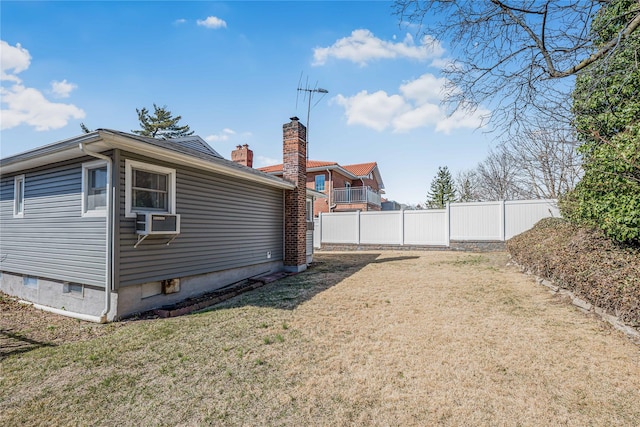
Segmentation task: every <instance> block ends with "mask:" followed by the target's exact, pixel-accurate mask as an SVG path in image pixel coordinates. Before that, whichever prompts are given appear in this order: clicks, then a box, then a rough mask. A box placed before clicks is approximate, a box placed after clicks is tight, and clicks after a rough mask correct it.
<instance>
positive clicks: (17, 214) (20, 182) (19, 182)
mask: <svg viewBox="0 0 640 427" xmlns="http://www.w3.org/2000/svg"><path fill="white" fill-rule="evenodd" d="M24 182H25V179H24V175H16V176H15V177H13V217H14V218H23V217H24V201H25V197H24V190H25V185H24ZM18 186H21V187H22V210H21V211H18V206H20V203H18Z"/></svg>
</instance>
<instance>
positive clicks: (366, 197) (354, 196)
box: [332, 187, 381, 206]
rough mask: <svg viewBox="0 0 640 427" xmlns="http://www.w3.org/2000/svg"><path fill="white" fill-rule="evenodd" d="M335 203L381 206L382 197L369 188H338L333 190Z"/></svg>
mask: <svg viewBox="0 0 640 427" xmlns="http://www.w3.org/2000/svg"><path fill="white" fill-rule="evenodd" d="M332 201H333V203H336V204H350V203H369V204H372V205H377V206H380V204H381V200H380V195H379V194H378V193H376V192H375V191H373V190H372V189H371V188H369V187H350V188H336V189H334V190H333V200H332Z"/></svg>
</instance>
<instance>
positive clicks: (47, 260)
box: [0, 117, 314, 322]
mask: <svg viewBox="0 0 640 427" xmlns="http://www.w3.org/2000/svg"><path fill="white" fill-rule="evenodd" d="M283 134H284V143H283V156H284V162H285V164H287V168H286V169H287V171H289V173H287V174H286V175H285V176H284V179H283V178H278V177H274V176H271V175H268V174H266V173H263V172H260V171H258V170H255V169H251V168H248V167H245V166H242V165H239V164H237V163H235V162H232V161H230V160H225V159H224V158H223V157H222V156H220V154H218V153H217V152H216V151H215V150H213V149H212V148H211V147H209V146H208V145H207V144H206V142H204V141H203V140H202V139H200V138H199V137H197V136H194V137H187V138H181V139H173V140H166V141H165V140H157V139H151V138H145V137H141V136H137V135H131V134H127V133H123V132H118V131H113V130H97V131H94V132H91V133H88V134H85V135H82V136H79V137H76V138H72V139H68V140H65V141H61V142H58V143H54V144H51V145H47V146H44V147H41V148H37V149H35V150H31V151H28V152H25V153H22V154H18V155H15V156H11V157H8V158H5V159H2V160H0V167H1V168H2V169H1V170H2V176H1V179H0V271H1V273H0V290H2V291H3V292H5V293H7V294H10V295H14V296H17V297H19V298H21V299H24V300H27V301H30V302H33V303H35V304H36V305H37V306H39V307H40V308H44V309H48V310H50V311H54V312H59V313H61V314H66V315H69V316H72V317H77V318H82V319H86V320H92V321H101V322H104V321H110V320H113V319H117V318H121V317H123V316H127V315H130V314H132V313H136V312H140V311H144V310H148V309H151V308H156V307H160V306H163V305H167V304H172V303H176V302H178V301H180V300H184V299H186V298H189V297H193V296H197V295H200V294H202V293H206V292H209V291H212V290H215V289H218V288H221V287H223V286H226V285H229V284H231V283H235V282H238V281H240V280H244V279H247V278H250V277H254V276H257V275H261V274H264V273H269V272H273V271H277V270H282V269H286V270H288V271H302V270H304V269H305V268H306V267H307V264H308V263H309V262H311V254H312V247H313V246H312V242H309V241H307V240H308V239H310V238H312V227H310V226H309V224H308V221H310V220H311V219H312V218H311V216H310V214H307V212H306V207H307V206H309V205H310V204H311V203H312V201H313V197H314V194H313V193H314V192H313V191H310V192H309V191H307V189H306V187H305V183H306V170H305V166H306V165H305V162H304V159H305V157H306V129H305V127H304V126H303V125H302V124H301V123H299V121H298V119H297V118H295V117H294V118H292V120H291V122H290V123H287V124H285V125H284V126H283ZM311 224H313V223H312V222H311Z"/></svg>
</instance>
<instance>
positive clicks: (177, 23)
mask: <svg viewBox="0 0 640 427" xmlns="http://www.w3.org/2000/svg"><path fill="white" fill-rule="evenodd" d="M186 22H187V20H186V19H184V18H180V19H176V20H175V21H173V23H174V24H175V25H180V24H184V23H186Z"/></svg>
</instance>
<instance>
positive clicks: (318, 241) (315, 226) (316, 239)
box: [313, 218, 322, 249]
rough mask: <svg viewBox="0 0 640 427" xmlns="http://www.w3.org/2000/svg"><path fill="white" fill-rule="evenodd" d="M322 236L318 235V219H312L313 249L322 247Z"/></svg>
mask: <svg viewBox="0 0 640 427" xmlns="http://www.w3.org/2000/svg"><path fill="white" fill-rule="evenodd" d="M321 243H322V236H321V235H320V218H314V219H313V247H314V248H318V249H320V247H322V245H321Z"/></svg>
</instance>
